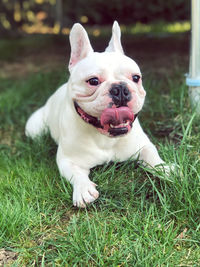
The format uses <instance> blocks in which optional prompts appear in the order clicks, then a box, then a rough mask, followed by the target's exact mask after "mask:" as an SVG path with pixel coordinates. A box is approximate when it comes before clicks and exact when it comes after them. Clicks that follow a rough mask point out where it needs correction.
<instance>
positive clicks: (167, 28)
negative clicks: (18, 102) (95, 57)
mask: <svg viewBox="0 0 200 267" xmlns="http://www.w3.org/2000/svg"><path fill="white" fill-rule="evenodd" d="M114 20H117V21H118V22H119V24H120V27H121V31H122V44H123V47H124V51H125V53H126V54H127V55H128V56H130V57H132V58H133V59H135V60H136V62H137V63H138V64H139V65H140V67H141V69H142V72H143V74H145V75H146V74H147V75H148V76H149V75H151V76H153V77H154V76H155V75H158V74H159V75H160V76H159V77H160V78H163V79H168V77H171V75H174V73H176V72H179V73H182V74H183V73H185V72H187V69H188V58H189V43H190V41H189V40H190V1H188V0H175V1H174V0H167V1H166V0H148V1H144V0H140V1H132V0H124V1H121V0H110V1H103V0H87V1H84V0H65V1H64V0H1V1H0V65H1V68H0V77H3V78H6V77H9V76H11V77H15V76H17V77H22V76H23V77H24V75H26V74H29V73H34V72H40V71H47V70H49V71H51V70H54V69H58V68H59V67H60V68H62V69H64V70H65V71H66V64H67V63H68V60H69V54H70V47H69V42H68V35H69V32H70V28H71V26H72V25H73V24H74V23H75V22H80V23H81V24H83V25H84V27H85V28H86V30H87V31H88V33H89V35H90V39H91V42H92V45H93V46H94V49H95V50H96V51H103V50H104V49H105V47H106V46H107V43H108V41H109V39H110V35H111V25H112V23H113V21H114ZM181 77H183V76H181ZM179 78H180V77H179ZM166 90H167V88H166Z"/></svg>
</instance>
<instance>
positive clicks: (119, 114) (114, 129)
mask: <svg viewBox="0 0 200 267" xmlns="http://www.w3.org/2000/svg"><path fill="white" fill-rule="evenodd" d="M74 106H75V109H76V111H77V113H78V114H79V116H80V117H81V118H82V119H83V120H84V121H85V122H87V123H89V124H91V125H93V126H94V127H96V128H97V130H98V131H99V132H100V133H102V134H105V135H108V136H120V135H124V134H127V133H128V132H129V131H130V130H131V128H132V124H133V122H134V120H135V119H136V117H137V114H135V115H134V114H133V112H132V110H131V109H130V108H128V107H124V106H123V107H118V108H106V109H105V110H104V111H103V112H102V114H101V116H100V119H98V118H96V117H93V116H91V115H89V114H88V113H86V112H85V111H84V110H83V109H82V108H81V107H80V106H79V105H78V104H77V103H76V102H74Z"/></svg>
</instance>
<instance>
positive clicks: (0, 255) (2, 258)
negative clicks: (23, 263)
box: [0, 249, 17, 267]
mask: <svg viewBox="0 0 200 267" xmlns="http://www.w3.org/2000/svg"><path fill="white" fill-rule="evenodd" d="M16 259H17V253H15V252H13V251H10V250H5V249H0V266H2V267H3V266H10V265H11V264H12V263H13V262H14V261H15V260H16Z"/></svg>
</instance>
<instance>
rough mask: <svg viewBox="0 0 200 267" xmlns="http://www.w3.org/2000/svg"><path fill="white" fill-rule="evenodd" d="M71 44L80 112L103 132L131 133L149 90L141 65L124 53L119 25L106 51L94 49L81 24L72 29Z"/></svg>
mask: <svg viewBox="0 0 200 267" xmlns="http://www.w3.org/2000/svg"><path fill="white" fill-rule="evenodd" d="M70 43H71V49H72V52H71V59H70V64H69V70H70V73H71V76H70V79H69V84H70V90H71V92H70V95H71V98H72V101H73V104H74V107H75V110H76V112H77V114H78V115H79V116H80V117H81V119H82V120H84V122H85V123H87V124H90V125H92V126H93V127H95V128H96V129H97V130H98V131H99V132H101V133H102V134H105V135H107V136H110V137H113V136H121V135H125V134H127V133H128V132H129V131H130V130H131V127H132V124H133V122H134V119H135V118H136V116H137V114H138V112H139V111H140V110H141V108H142V106H143V103H144V99H145V95H146V93H145V91H144V89H143V86H142V76H141V72H140V69H139V67H138V65H137V64H136V63H135V61H133V60H132V59H131V58H129V57H127V56H125V55H124V53H123V49H122V47H121V42H120V28H119V26H118V24H117V23H116V22H115V23H114V25H113V33H112V38H111V41H110V43H109V46H108V47H107V49H106V51H105V52H102V53H96V52H93V49H92V47H91V45H90V42H89V39H88V36H87V33H86V31H85V30H84V28H83V27H82V26H81V25H80V24H75V26H74V27H73V28H72V31H71V34H70Z"/></svg>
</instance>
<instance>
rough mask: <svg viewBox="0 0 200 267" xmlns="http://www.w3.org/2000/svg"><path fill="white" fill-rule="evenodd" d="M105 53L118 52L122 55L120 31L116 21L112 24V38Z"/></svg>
mask: <svg viewBox="0 0 200 267" xmlns="http://www.w3.org/2000/svg"><path fill="white" fill-rule="evenodd" d="M105 51H106V52H120V53H122V54H124V51H123V48H122V45H121V30H120V27H119V24H118V22H117V21H114V23H113V27H112V37H111V39H110V42H109V45H108V47H107V48H106V50H105Z"/></svg>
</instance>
